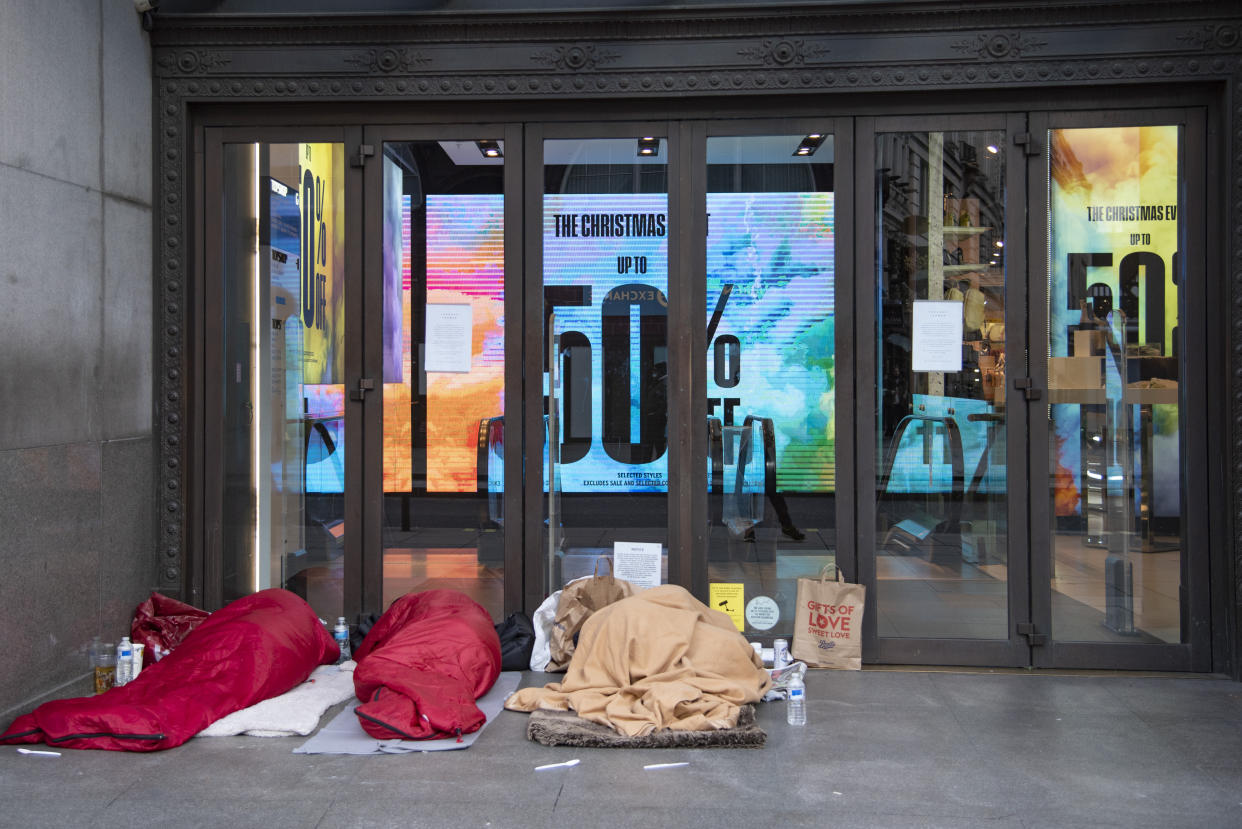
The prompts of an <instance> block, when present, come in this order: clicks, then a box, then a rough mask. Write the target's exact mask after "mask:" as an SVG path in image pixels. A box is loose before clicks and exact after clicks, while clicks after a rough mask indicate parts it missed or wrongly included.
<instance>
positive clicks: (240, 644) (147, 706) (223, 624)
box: [0, 590, 340, 751]
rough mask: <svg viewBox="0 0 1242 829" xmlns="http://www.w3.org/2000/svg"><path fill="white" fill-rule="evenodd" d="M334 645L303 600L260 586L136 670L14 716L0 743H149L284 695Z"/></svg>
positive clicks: (168, 744) (332, 656)
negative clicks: (121, 682)
mask: <svg viewBox="0 0 1242 829" xmlns="http://www.w3.org/2000/svg"><path fill="white" fill-rule="evenodd" d="M339 653H340V651H339V650H338V649H337V646H336V643H335V642H333V641H332V637H331V636H329V635H328V632H327V631H326V630H325V629H324V626H323V625H322V624H321V623H320V621H319V619H318V617H316V616H315V612H314V611H313V610H311V607H310V605H308V604H307V603H306V602H305V601H303V600H302V599H300V598H298V597H297V596H296V595H294V594H293V593H290V592H289V591H287V590H264V591H262V592H260V593H255V594H254V595H251V596H246V597H244V598H241V599H238V600H237V601H235V602H232V603H231V604H229V605H227V606H225V607H223V608H221V609H220V610H217V611H216V612H215V613H212V614H211V615H210V616H208V617H207V619H206V620H204V621H203V622H202V624H200V625H199V626H198V627H196V628H195V629H194V630H193V631H192V632H191V633H190V634H189V635H188V636H187V637H186V638H185V641H183V642H182V643H181V644H180V645H179V646H178V647H177V649H176V650H174V651H173V652H172V653H170V654H169V655H168V656H166V657H164V658H163V659H161V660H160V661H159V662H156V663H155V664H154V665H152V666H151V667H149V668H145V669H144V670H143V671H142V673H141V674H139V675H138V678H137V679H135V680H134V681H133V682H131V683H129V684H128V685H125V686H123V687H120V688H113V689H112V690H110V691H108V692H106V693H104V694H100V695H99V696H94V697H79V698H76V699H62V700H54V701H52V702H47V703H44V704H43V705H40V706H39V707H38V708H36V709H35V710H34V711H33V712H31V713H29V714H25V715H23V716H20V717H18V718H17V719H16V720H14V721H13V724H12V725H11V726H9V727H8V729H6V730H5V731H4V733H3V734H0V743H47V744H48V745H52V746H57V747H64V748H103V749H109V750H111V751H158V750H160V749H164V748H172V747H173V746H179V745H181V744H182V743H184V742H185V741H186V740H188V739H190V738H191V737H193V736H194V735H195V734H197V733H198V732H200V731H202V730H203V729H204V728H206V727H207V726H209V725H211V724H212V723H213V722H215V721H216V720H218V719H220V718H221V717H223V716H225V715H227V714H231V713H233V712H234V711H239V710H241V709H242V708H247V707H249V706H251V705H254V704H255V703H256V702H260V701H262V700H265V699H268V698H269V697H274V696H277V695H279V694H283V693H284V692H286V691H288V690H289V689H290V688H292V687H294V686H295V685H297V684H299V683H301V682H303V681H305V680H306V678H307V677H308V676H310V672H311V671H312V670H314V668H315V666H316V665H324V664H330V663H332V662H334V661H336V658H337V656H338V655H339Z"/></svg>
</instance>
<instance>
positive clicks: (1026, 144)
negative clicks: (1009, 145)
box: [1013, 132, 1039, 156]
mask: <svg viewBox="0 0 1242 829" xmlns="http://www.w3.org/2000/svg"><path fill="white" fill-rule="evenodd" d="M1013 143H1014V145H1015V146H1018V147H1021V148H1022V152H1024V153H1025V154H1026V155H1028V156H1035V155H1039V145H1038V144H1036V143H1035V139H1034V138H1032V137H1031V134H1030V133H1029V132H1020V133H1018V134H1016V135H1015V136H1014V137H1013Z"/></svg>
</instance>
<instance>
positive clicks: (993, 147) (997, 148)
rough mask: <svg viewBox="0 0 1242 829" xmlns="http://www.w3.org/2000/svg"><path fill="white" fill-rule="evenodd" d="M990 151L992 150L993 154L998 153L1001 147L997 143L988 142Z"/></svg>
mask: <svg viewBox="0 0 1242 829" xmlns="http://www.w3.org/2000/svg"><path fill="white" fill-rule="evenodd" d="M988 152H990V153H991V154H992V155H996V154H997V153H999V152H1000V148H999V147H997V146H996V145H995V144H988Z"/></svg>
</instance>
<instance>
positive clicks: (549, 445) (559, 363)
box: [525, 125, 675, 606]
mask: <svg viewBox="0 0 1242 829" xmlns="http://www.w3.org/2000/svg"><path fill="white" fill-rule="evenodd" d="M527 139H528V146H529V148H530V149H529V151H528V152H529V153H530V155H529V167H528V169H529V170H530V171H531V174H530V175H529V177H528V181H529V182H530V184H529V186H528V190H527V205H528V209H527V215H529V216H532V217H537V219H536V221H537V224H536V225H534V226H532V227H530V228H529V229H528V232H527V243H528V260H527V261H528V272H530V273H533V274H541V279H536V280H532V282H531V283H530V287H529V288H528V291H533V292H534V293H533V295H532V294H528V296H527V302H528V307H533V308H536V309H541V311H540V312H539V316H538V317H537V318H536V317H533V316H531V315H529V314H528V317H527V323H528V326H529V327H530V328H531V330H530V331H529V332H528V335H527V341H526V342H527V349H528V350H527V358H526V368H527V373H526V376H527V377H528V378H532V377H533V378H540V377H541V378H542V387H540V386H539V385H535V386H533V387H530V386H528V390H527V394H528V400H527V406H528V408H527V412H528V419H527V422H526V431H525V438H526V446H527V459H526V462H527V465H528V466H527V468H528V469H529V470H536V469H539V470H542V473H541V474H539V475H531V476H529V477H528V478H527V483H526V487H527V490H526V503H527V505H528V507H527V509H528V521H529V522H530V525H531V526H530V528H529V530H528V533H527V550H528V558H527V560H528V571H527V594H528V599H527V601H528V604H530V605H531V606H534V605H536V604H538V602H539V600H540V599H541V598H542V595H546V594H547V593H550V592H551V591H553V590H557V589H560V587H561V586H562V585H563V584H565V583H566V582H568V581H570V580H572V579H575V578H578V577H581V576H585V575H591V574H592V573H593V572H595V570H596V568H597V567H601V568H603V569H602V572H607V568H608V567H609V566H612V565H609V564H607V563H604V562H602V561H601V559H609V560H615V566H616V568H617V572H618V575H621V576H624V577H627V578H629V579H630V580H631V581H638V582H645V583H648V584H653V583H654V584H658V583H662V582H667V581H668V580H669V545H668V517H669V512H668V498H669V464H668V426H669V423H668V420H669V414H668V413H669V401H668V397H669V384H668V367H669V347H668V344H669V299H668V295H669V273H670V261H669V259H670V250H669V237H670V235H672V233H673V223H672V222H673V221H675V219H673V218H672V216H671V214H670V210H669V190H668V186H669V176H668V169H669V158H670V155H671V153H670V146H669V143H670V134H669V130H668V127H667V125H608V126H607V127H606V128H605V127H599V128H593V127H579V128H573V127H568V126H566V127H556V128H552V127H548V128H537V127H530V128H528V131H527ZM532 358H533V359H532ZM535 504H542V505H543V507H542V518H543V520H542V522H535V521H532V520H530V518H529V512H530V510H531V507H532V506H533V505H535ZM532 549H538V550H539V553H538V555H534V556H532V555H530V552H529V551H530V550H532ZM631 567H633V568H637V569H629V568H631ZM532 602H533V603H532Z"/></svg>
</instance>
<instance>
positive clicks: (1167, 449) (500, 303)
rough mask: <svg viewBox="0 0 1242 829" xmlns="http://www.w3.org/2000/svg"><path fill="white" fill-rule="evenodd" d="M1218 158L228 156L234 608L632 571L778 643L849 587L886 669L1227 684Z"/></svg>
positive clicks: (481, 589) (296, 134)
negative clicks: (1218, 584) (1145, 675)
mask: <svg viewBox="0 0 1242 829" xmlns="http://www.w3.org/2000/svg"><path fill="white" fill-rule="evenodd" d="M1202 133H1203V128H1202V119H1201V117H1200V113H1197V112H1195V111H1183V110H1177V111H1170V112H1160V113H1143V114H1142V115H1141V117H1140V116H1137V115H1135V114H1133V113H1116V114H1112V115H1105V114H1098V115H1094V116H1092V117H1087V116H1085V115H1081V114H1079V115H1073V116H1071V115H1056V114H1051V113H991V114H988V113H983V114H974V115H969V116H953V117H949V116H933V117H912V116H911V117H905V116H903V117H900V118H898V117H893V118H863V117H859V118H850V119H844V118H842V119H832V118H801V119H793V118H790V119H775V118H772V119H753V120H747V121H710V120H705V119H704V120H692V119H682V120H667V121H647V122H643V121H611V122H601V123H592V124H584V123H567V122H537V123H518V122H505V123H497V124H485V123H468V124H464V125H457V126H455V125H451V124H449V125H445V124H436V125H422V126H368V127H362V126H359V127H349V128H345V127H335V128H317V129H296V128H280V129H275V128H266V129H247V128H229V129H220V130H208V132H207V136H206V137H207V141H206V147H207V152H206V153H205V157H206V166H205V176H206V180H207V181H208V182H220V183H221V185H220V186H219V187H215V186H212V187H208V188H207V189H206V196H205V203H206V207H207V211H206V215H207V222H206V234H205V239H206V245H205V256H204V261H205V266H206V272H207V273H208V274H213V275H219V277H220V278H219V279H215V278H213V279H208V280H205V281H204V285H203V287H202V298H203V302H204V307H205V308H206V309H208V312H209V315H210V316H211V318H212V320H219V321H220V322H218V323H217V322H214V321H213V322H212V324H211V325H206V326H204V332H205V333H204V341H205V347H204V349H203V355H204V357H203V362H204V371H205V373H206V376H207V377H209V378H211V379H212V382H210V383H207V384H205V390H204V401H205V402H204V409H203V416H202V422H203V424H204V426H203V435H204V444H203V446H204V447H205V449H204V452H203V469H204V480H205V485H204V488H203V491H204V497H203V500H202V503H203V515H204V516H205V518H204V527H203V529H204V533H203V535H204V538H205V542H204V543H205V548H206V554H205V555H204V561H205V564H204V567H203V570H202V576H201V578H202V579H203V583H204V585H205V588H206V589H205V590H204V595H205V596H206V597H207V600H208V603H209V604H212V605H218V604H221V603H223V602H224V601H227V600H229V599H231V598H235V597H237V596H239V595H244V594H245V593H248V592H253V591H254V590H258V589H262V588H264V587H269V586H283V587H287V588H289V589H293V590H296V591H298V592H299V593H301V594H302V595H304V596H306V597H307V599H308V601H310V602H311V603H312V605H313V606H314V607H315V609H316V611H317V612H318V613H319V614H320V615H321V616H324V617H325V618H328V617H334V616H338V615H345V616H347V617H352V618H360V617H362V616H365V615H367V614H372V613H378V612H381V611H382V610H383V609H384V608H385V607H387V606H388V604H390V603H391V601H392V600H393V599H395V598H396V597H398V596H400V595H402V594H404V593H406V592H409V591H412V590H425V589H430V588H435V587H446V588H451V589H455V590H460V591H463V592H465V593H467V594H468V595H470V596H472V597H473V598H474V599H475V600H476V601H478V602H479V603H480V604H482V605H483V606H484V607H485V608H487V610H488V611H489V612H490V613H491V614H492V616H493V617H494V618H496V619H497V620H499V619H501V618H503V617H504V616H505V615H507V614H508V613H511V612H514V611H518V610H525V611H527V612H531V611H533V610H534V608H536V607H537V606H538V605H539V603H540V602H541V601H543V599H544V598H545V597H546V596H547V595H548V594H550V593H551V592H553V591H555V590H557V589H559V588H560V587H562V586H563V585H564V584H565V583H566V582H567V581H569V580H571V579H574V578H577V577H580V576H584V575H590V574H592V573H594V572H596V571H597V570H599V571H603V570H607V569H612V570H613V571H615V572H617V573H618V574H619V575H622V576H624V577H625V578H627V579H629V580H631V581H634V582H636V583H638V584H640V585H641V584H653V583H673V584H680V585H683V586H685V587H687V588H689V589H690V590H691V591H692V592H693V593H694V594H695V595H696V596H698V597H699V598H700V599H702V600H703V601H705V602H708V603H709V604H710V606H712V607H716V608H718V609H721V610H724V611H725V612H727V613H728V614H729V615H730V617H731V618H732V619H733V620H734V622H735V624H736V625H737V626H738V629H739V630H740V631H742V632H743V633H744V634H745V635H746V636H747V637H748V638H751V639H756V640H769V641H770V640H771V639H773V638H776V637H784V638H789V637H790V636H792V635H793V633H794V629H793V619H794V611H795V604H796V595H797V583H798V579H799V578H811V577H815V576H817V575H819V574H821V573H826V574H832V573H833V572H834V568H839V569H840V571H841V572H842V573H843V574H844V576H845V577H846V578H847V579H849V580H851V581H859V582H862V583H863V584H865V585H866V586H867V588H868V604H867V613H866V617H865V632H866V637H867V639H866V648H865V650H864V653H865V655H866V658H867V659H868V660H869V661H875V662H899V663H915V664H918V663H922V664H929V663H930V664H959V665H990V666H1028V665H1048V666H1062V667H1133V668H1145V669H1181V670H1191V669H1202V667H1203V666H1204V665H1205V664H1206V663H1205V662H1204V660H1205V659H1206V655H1207V653H1208V650H1209V649H1208V646H1207V642H1206V637H1207V635H1208V633H1207V632H1208V625H1207V620H1208V615H1209V614H1208V611H1207V574H1206V553H1205V552H1204V551H1205V550H1206V543H1205V541H1204V539H1203V537H1202V535H1203V532H1204V530H1203V527H1204V526H1206V520H1205V517H1204V516H1202V515H1201V514H1200V512H1201V510H1202V506H1201V505H1202V504H1204V503H1206V501H1207V499H1206V498H1204V497H1202V496H1203V493H1202V488H1203V478H1202V475H1200V474H1198V473H1197V472H1194V470H1197V469H1201V468H1202V465H1199V466H1196V465H1195V461H1196V459H1198V460H1199V461H1200V462H1201V461H1202V459H1203V458H1204V457H1205V456H1206V445H1205V440H1206V438H1205V436H1204V435H1203V434H1201V432H1202V430H1195V429H1193V428H1188V425H1193V422H1192V421H1190V420H1188V417H1189V414H1190V413H1192V412H1194V411H1196V410H1199V411H1201V410H1202V398H1203V394H1204V382H1203V371H1204V368H1203V363H1202V361H1199V362H1195V361H1193V360H1189V359H1188V358H1187V355H1190V354H1194V353H1202V352H1203V351H1205V350H1206V346H1205V345H1204V344H1203V343H1202V342H1198V341H1197V340H1198V339H1202V337H1203V336H1204V335H1203V333H1202V332H1203V329H1202V328H1201V327H1196V326H1194V325H1193V324H1182V322H1181V321H1182V320H1189V321H1191V322H1193V320H1194V319H1196V314H1198V315H1200V316H1201V315H1202V308H1200V307H1199V306H1197V305H1196V303H1197V302H1200V301H1201V296H1202V291H1201V290H1200V288H1201V286H1202V284H1203V275H1202V274H1203V266H1202V262H1201V261H1199V260H1197V259H1195V258H1193V257H1191V256H1189V255H1186V254H1185V253H1184V252H1185V251H1193V250H1195V249H1196V248H1195V240H1194V230H1193V229H1194V228H1195V227H1202V222H1200V223H1199V224H1198V225H1195V224H1194V222H1193V221H1192V218H1193V216H1194V213H1195V211H1196V210H1201V209H1202V205H1201V201H1202V200H1201V198H1197V197H1196V195H1195V194H1196V193H1199V192H1201V188H1202V176H1203V173H1202V168H1201V161H1199V160H1197V156H1196V153H1195V152H1192V151H1191V148H1192V147H1194V146H1196V145H1197V143H1196V142H1201V141H1202ZM1197 165H1200V166H1197ZM864 217H865V218H864ZM256 228H257V231H256ZM1198 249H1200V250H1202V245H1201V244H1200V245H1199V247H1198ZM1196 406H1197V407H1198V409H1196ZM1201 519H1203V520H1201Z"/></svg>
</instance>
